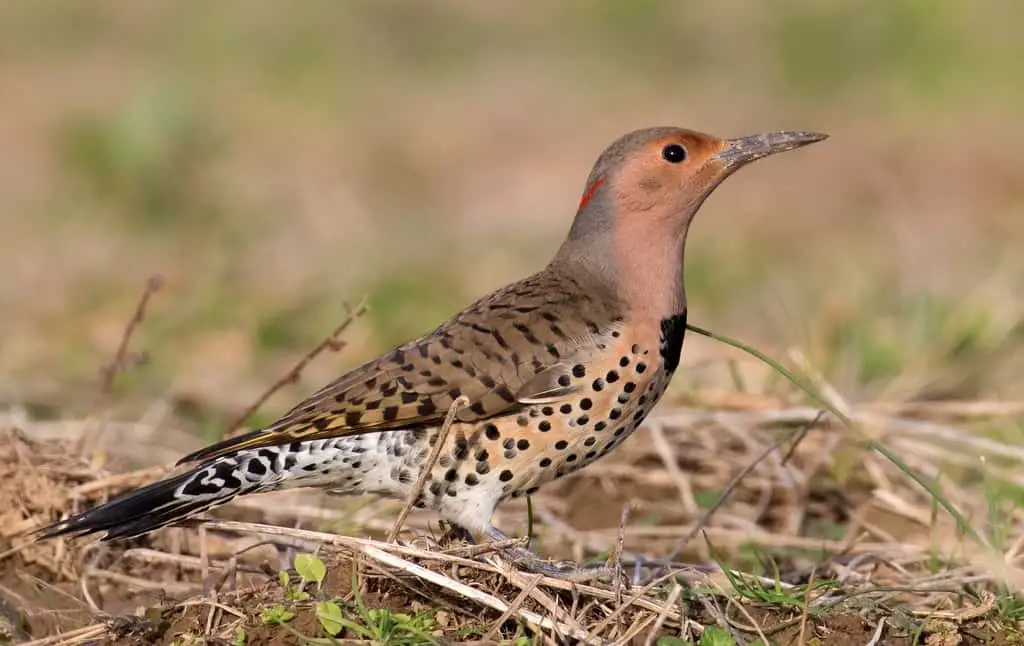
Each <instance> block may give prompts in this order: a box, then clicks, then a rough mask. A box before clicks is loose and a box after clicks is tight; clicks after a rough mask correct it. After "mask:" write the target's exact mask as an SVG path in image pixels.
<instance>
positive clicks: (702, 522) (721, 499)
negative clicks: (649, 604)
mask: <svg viewBox="0 0 1024 646" xmlns="http://www.w3.org/2000/svg"><path fill="white" fill-rule="evenodd" d="M824 415H825V411H820V412H819V413H818V415H817V416H816V417H815V418H814V419H812V420H811V421H810V422H809V423H807V424H805V425H803V426H801V427H800V428H797V429H795V430H794V431H793V432H791V433H789V434H788V435H786V436H784V437H782V438H780V439H778V440H776V441H775V442H773V443H772V444H770V445H769V446H768V447H767V448H766V449H765V450H763V451H761V453H760V454H759V455H758V456H757V457H755V458H754V459H753V460H752V461H751V462H750V463H748V464H747V465H746V466H745V467H743V469H742V470H740V472H739V473H737V474H736V477H735V478H733V479H732V480H731V481H730V482H729V484H728V485H727V486H726V487H725V490H724V491H722V494H721V495H720V496H718V500H716V501H715V504H713V505H711V507H709V508H708V510H707V511H705V512H704V514H703V515H702V516H701V517H700V519H698V520H697V522H696V523H695V524H694V525H693V527H692V528H691V529H690V531H689V532H687V534H686V535H685V536H683V537H682V538H681V539H679V541H677V542H676V546H675V548H674V549H673V550H672V553H671V554H669V555H668V556H667V557H665V560H666V561H674V560H675V559H676V557H677V556H679V554H680V553H681V552H682V551H683V549H684V548H685V547H686V546H687V544H689V542H690V541H692V540H693V539H694V538H695V537H696V536H697V534H699V533H701V532H702V531H703V530H704V528H705V527H707V525H708V522H710V520H711V517H712V516H713V515H714V514H715V512H717V511H718V510H719V509H721V507H722V505H724V504H725V502H726V501H727V500H728V499H729V496H731V495H732V492H733V491H735V490H736V487H738V486H739V485H740V483H741V482H742V481H743V479H744V478H746V477H747V476H748V475H750V472H751V471H753V470H754V469H755V468H756V467H757V465H758V464H760V463H761V462H763V461H764V460H765V459H766V458H767V457H768V456H769V455H771V453H772V451H775V450H777V449H778V448H779V447H781V446H782V445H783V444H785V443H786V442H789V441H790V440H793V446H792V447H790V450H789V451H787V452H786V458H787V459H788V457H789V456H790V455H792V453H793V451H794V450H795V448H796V445H797V444H799V443H800V442H801V441H802V440H803V439H804V438H805V437H807V433H808V431H810V430H811V428H812V427H814V425H815V424H817V423H818V421H819V420H821V418H822V417H823V416H824ZM665 569H666V568H665V567H664V566H663V567H662V568H661V569H660V570H658V571H657V572H656V573H655V575H654V576H655V577H659V576H661V575H662V574H663V573H664V571H665Z"/></svg>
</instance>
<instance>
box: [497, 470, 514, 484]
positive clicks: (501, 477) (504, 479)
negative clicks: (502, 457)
mask: <svg viewBox="0 0 1024 646" xmlns="http://www.w3.org/2000/svg"><path fill="white" fill-rule="evenodd" d="M511 479H512V472H511V471H509V470H508V469H505V470H504V471H502V472H501V475H499V476H498V480H501V481H502V482H508V481H509V480H511Z"/></svg>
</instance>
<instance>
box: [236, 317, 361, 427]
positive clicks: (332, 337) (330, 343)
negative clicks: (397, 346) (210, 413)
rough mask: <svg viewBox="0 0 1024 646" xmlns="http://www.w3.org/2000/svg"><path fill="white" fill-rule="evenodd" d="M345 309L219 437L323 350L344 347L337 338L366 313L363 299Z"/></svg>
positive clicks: (249, 413)
mask: <svg viewBox="0 0 1024 646" xmlns="http://www.w3.org/2000/svg"><path fill="white" fill-rule="evenodd" d="M345 309H346V311H347V315H346V317H345V320H344V321H342V322H341V323H340V324H338V327H336V328H334V331H332V332H331V333H330V334H329V335H327V336H326V337H325V338H324V340H323V341H321V342H320V343H318V344H317V346H316V347H315V348H313V349H312V350H310V351H309V352H307V353H306V354H305V356H303V357H302V358H301V359H299V361H298V363H296V364H295V365H294V366H293V367H292V369H291V370H289V371H288V372H287V373H286V374H285V375H284V376H283V377H281V378H280V379H278V380H277V381H276V382H274V383H273V384H272V385H271V386H270V388H268V389H267V390H265V391H264V392H263V394H262V395H260V396H259V397H258V398H257V399H256V401H254V402H253V403H252V404H250V405H249V407H248V408H246V409H245V410H244V411H242V413H241V414H240V415H239V416H238V417H236V418H235V421H233V422H231V424H229V425H228V427H227V428H226V429H224V431H223V432H222V433H221V438H223V437H225V436H227V435H230V434H231V433H232V432H234V431H236V430H237V429H238V428H239V427H241V426H242V424H244V423H245V420H247V419H249V416H250V415H252V414H253V413H255V412H256V411H257V410H259V409H260V407H261V406H263V404H265V403H267V400H268V399H270V398H271V397H272V396H273V395H274V393H276V392H277V391H279V390H281V389H282V388H284V387H285V386H287V385H288V384H293V383H295V382H297V381H298V380H299V377H301V376H302V371H303V370H305V369H306V366H307V365H309V362H310V361H312V360H313V359H315V358H317V357H318V356H319V355H320V354H322V353H323V352H324V351H325V350H330V351H332V352H337V351H339V350H341V349H342V348H344V347H345V342H344V341H342V340H341V339H339V338H338V337H340V336H341V335H342V333H343V332H344V331H345V330H347V329H348V328H349V326H350V325H352V323H354V322H355V320H356V319H358V318H359V317H360V316H362V315H363V314H365V313H366V309H367V308H366V301H365V300H363V301H362V302H360V303H359V305H358V306H356V309H355V310H354V311H353V310H352V309H351V308H349V306H348V305H345Z"/></svg>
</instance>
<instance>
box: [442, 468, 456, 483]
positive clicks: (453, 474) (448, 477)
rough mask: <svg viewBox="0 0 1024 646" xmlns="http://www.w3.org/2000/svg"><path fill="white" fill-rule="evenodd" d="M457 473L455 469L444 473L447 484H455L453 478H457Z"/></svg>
mask: <svg viewBox="0 0 1024 646" xmlns="http://www.w3.org/2000/svg"><path fill="white" fill-rule="evenodd" d="M458 475H459V474H458V472H457V471H456V470H455V469H448V470H447V471H445V473H444V479H445V480H447V481H448V482H455V478H457V477H458Z"/></svg>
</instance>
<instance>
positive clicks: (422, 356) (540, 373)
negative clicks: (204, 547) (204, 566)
mask: <svg viewBox="0 0 1024 646" xmlns="http://www.w3.org/2000/svg"><path fill="white" fill-rule="evenodd" d="M552 283H554V284H552ZM572 287H573V286H567V285H565V284H561V283H559V282H558V281H557V280H556V279H555V278H553V277H551V276H549V275H545V274H538V275H537V276H534V277H532V278H531V279H527V280H526V281H522V282H520V283H515V284H513V285H510V286H508V287H506V288H505V289H503V290H500V291H498V292H495V293H493V294H491V295H490V296H488V297H485V298H484V299H481V300H480V301H477V302H476V303H474V304H473V305H471V306H470V307H469V308H467V309H466V310H464V311H462V312H460V313H459V314H458V315H456V316H455V317H454V318H452V319H451V320H449V321H447V322H446V323H444V324H443V325H441V326H440V327H438V328H437V329H435V330H433V331H432V332H430V333H428V334H426V335H425V336H423V337H421V338H419V339H417V340H415V341H412V342H409V343H407V344H405V345H403V346H400V347H398V348H396V349H395V350H392V351H391V352H389V353H387V354H385V355H383V356H381V357H379V358H377V359H374V360H372V361H370V362H368V363H366V364H364V365H362V366H360V367H358V368H356V369H355V370H353V371H351V372H349V373H348V374H346V375H344V376H343V377H341V378H340V379H338V380H336V381H334V382H332V383H331V384H328V385H327V386H325V387H324V388H322V389H321V390H320V391H318V392H316V393H315V394H313V395H312V396H310V397H309V398H308V399H306V400H305V401H303V402H301V403H300V404H299V405H297V406H296V407H295V408H293V409H292V410H291V411H289V412H288V413H286V414H285V415H284V416H282V417H281V418H280V419H279V420H278V421H276V422H274V423H273V424H271V425H270V426H268V427H266V428H263V429H259V430H255V431H252V432H249V433H246V434H243V435H240V436H237V437H233V438H229V439H226V440H223V441H221V442H219V443H216V444H214V445H212V446H209V447H206V448H204V449H201V450H199V451H197V452H195V453H192V454H190V455H188V456H186V457H184V458H182V459H181V461H179V464H181V463H185V462H196V461H205V460H210V459H214V458H217V457H220V456H222V455H226V454H230V453H233V452H235V451H238V450H242V449H253V448H259V447H264V446H272V445H279V444H287V443H290V442H295V441H307V440H315V439H325V438H332V437H339V436H344V435H358V434H362V433H371V432H379V431H388V430H396V429H404V428H410V427H414V426H419V425H425V424H439V423H440V421H441V420H443V419H444V417H445V415H446V414H447V412H448V409H449V408H450V407H451V405H452V404H453V403H454V402H455V400H456V399H458V398H459V397H460V396H465V397H466V398H467V399H468V400H469V403H468V404H467V405H465V406H464V407H461V408H460V409H459V411H458V414H457V419H459V420H462V421H472V420H480V419H485V418H488V417H492V416H495V415H498V414H502V413H507V412H508V411H509V410H511V409H513V408H515V407H518V406H522V405H523V404H528V403H529V404H533V403H539V402H542V401H544V402H546V401H555V400H558V399H559V398H561V397H565V396H566V395H568V394H569V393H570V392H571V388H570V386H569V383H570V379H569V375H570V374H571V371H572V369H573V367H574V365H576V364H577V363H578V362H579V361H582V360H583V359H582V357H585V356H587V355H588V352H587V350H588V349H589V348H590V347H591V346H592V345H594V344H598V343H600V342H601V338H602V337H603V332H605V331H607V322H608V320H609V319H608V317H606V316H601V315H600V314H598V313H595V312H594V301H593V300H592V299H590V298H588V297H587V296H585V295H584V294H582V293H581V292H580V290H578V289H573V288H572ZM598 320H603V321H604V325H601V324H599V323H598ZM613 324H614V321H613ZM602 328H604V329H602Z"/></svg>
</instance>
